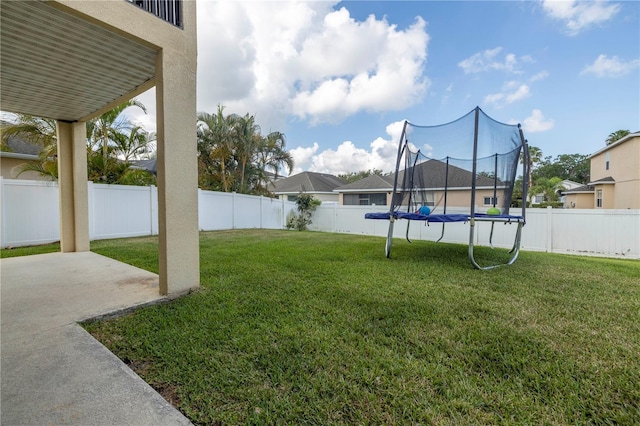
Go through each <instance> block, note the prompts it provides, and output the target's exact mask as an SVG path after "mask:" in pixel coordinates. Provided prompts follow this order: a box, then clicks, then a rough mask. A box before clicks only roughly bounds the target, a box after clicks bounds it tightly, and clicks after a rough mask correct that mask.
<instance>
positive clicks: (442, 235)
mask: <svg viewBox="0 0 640 426" xmlns="http://www.w3.org/2000/svg"><path fill="white" fill-rule="evenodd" d="M443 238H444V222H442V234H440V238H438V239H437V240H436V243H439V242H440V240H441V239H443Z"/></svg>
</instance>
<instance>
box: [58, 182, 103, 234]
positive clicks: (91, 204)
mask: <svg viewBox="0 0 640 426" xmlns="http://www.w3.org/2000/svg"><path fill="white" fill-rule="evenodd" d="M59 190H60V189H58V191H59ZM94 191H95V190H94V188H93V181H90V180H89V181H87V204H88V206H87V210H89V211H88V212H87V214H88V215H89V241H93V240H94V239H95V237H96V208H95V202H96V199H95V197H96V194H95V192H94Z"/></svg>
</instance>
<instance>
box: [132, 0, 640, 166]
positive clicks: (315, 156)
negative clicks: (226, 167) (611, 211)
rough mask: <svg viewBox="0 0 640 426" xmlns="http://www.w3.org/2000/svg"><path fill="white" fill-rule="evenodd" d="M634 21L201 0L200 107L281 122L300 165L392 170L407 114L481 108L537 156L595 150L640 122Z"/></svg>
mask: <svg viewBox="0 0 640 426" xmlns="http://www.w3.org/2000/svg"><path fill="white" fill-rule="evenodd" d="M639 21H640V2H636V1H611V2H609V1H597V2H587V1H553V2H547V1H492V2H486V1H468V2H462V1H406V2H402V1H393V2H385V1H375V2H370V1H351V2H327V1H323V2H273V1H266V2H265V1H262V2H250V1H226V2H213V1H199V2H198V110H199V111H207V112H214V111H215V109H216V105H217V104H222V105H224V106H225V107H226V111H227V112H229V113H231V112H236V113H241V114H244V113H247V112H249V113H251V114H255V115H256V119H257V121H258V123H259V124H260V125H261V127H262V129H263V133H267V132H268V131H270V130H279V131H282V132H284V133H285V135H286V137H287V148H288V149H289V150H290V151H291V152H292V154H293V156H294V159H295V161H296V168H295V169H294V173H296V172H300V171H304V170H309V171H318V172H326V173H333V174H339V173H345V172H355V171H359V170H366V169H370V168H378V169H382V170H383V171H390V170H391V169H392V165H393V163H394V160H395V153H396V148H397V140H398V137H399V133H400V130H401V123H402V121H403V120H405V119H407V120H409V121H411V122H413V123H416V124H424V125H431V124H440V123H444V122H448V121H451V120H454V119H456V118H458V117H460V116H462V115H464V114H465V113H467V112H469V111H470V110H471V109H473V108H474V107H475V106H476V105H477V106H480V107H481V108H482V109H483V110H484V111H485V112H486V113H487V114H489V115H490V116H491V117H493V118H494V119H496V120H498V121H502V122H513V123H516V122H517V123H521V124H522V125H523V128H524V131H525V137H526V138H527V139H528V140H529V143H530V144H531V145H533V146H537V147H539V148H540V149H541V150H542V152H543V154H544V155H545V156H553V157H555V156H556V155H559V154H574V153H579V154H591V153H593V152H595V151H597V150H599V149H600V148H602V147H603V146H604V140H605V139H606V137H607V136H608V134H609V133H611V132H613V131H615V130H618V129H628V130H631V131H638V130H640V22H639ZM140 99H141V100H142V101H143V102H144V103H145V104H146V105H147V106H149V107H150V108H149V110H150V115H149V116H147V117H134V118H137V119H139V120H141V122H142V123H143V124H146V126H145V127H147V128H149V129H150V130H153V125H152V124H151V123H152V122H153V121H154V120H155V117H154V114H153V111H154V109H155V108H153V102H155V101H154V99H153V93H147V94H144V95H142V97H141V98H140Z"/></svg>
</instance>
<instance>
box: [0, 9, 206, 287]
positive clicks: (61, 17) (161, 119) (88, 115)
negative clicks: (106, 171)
mask: <svg viewBox="0 0 640 426" xmlns="http://www.w3.org/2000/svg"><path fill="white" fill-rule="evenodd" d="M0 19H1V22H0V27H1V28H2V37H1V38H0V52H1V53H0V54H1V57H0V59H1V64H2V66H1V67H0V82H1V84H2V91H0V108H1V109H2V110H3V111H9V112H13V113H23V114H30V115H34V116H40V117H46V118H51V119H54V120H56V123H57V143H58V147H57V155H58V174H59V178H58V184H59V193H60V218H61V220H60V245H61V251H63V252H82V251H88V250H89V218H88V216H89V214H88V204H89V200H88V188H87V155H86V122H87V121H88V120H91V119H92V118H94V117H96V116H99V115H100V114H102V113H104V112H106V111H108V110H110V109H112V108H114V107H115V106H117V105H119V104H121V103H123V102H125V101H127V100H129V99H131V98H133V97H134V96H136V95H138V94H140V93H142V92H145V91H147V90H149V89H151V88H153V87H155V91H156V127H157V148H158V156H157V157H158V164H157V169H158V222H159V223H158V224H159V234H160V235H159V278H160V293H161V294H167V293H179V292H183V291H187V290H189V289H191V288H194V287H197V286H198V285H199V280H200V277H199V274H200V273H199V256H198V252H199V242H198V208H197V203H198V198H197V197H198V192H197V191H198V189H197V163H196V158H197V153H196V143H195V141H196V129H195V125H194V123H195V121H194V120H195V117H196V56H197V43H196V37H197V32H196V2H195V1H183V0H121V1H101V0H84V1H76V0H51V1H2V2H0Z"/></svg>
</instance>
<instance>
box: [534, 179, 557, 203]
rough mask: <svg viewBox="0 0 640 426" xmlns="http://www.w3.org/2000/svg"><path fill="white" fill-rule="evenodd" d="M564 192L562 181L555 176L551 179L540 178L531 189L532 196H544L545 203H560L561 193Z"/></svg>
mask: <svg viewBox="0 0 640 426" xmlns="http://www.w3.org/2000/svg"><path fill="white" fill-rule="evenodd" d="M564 190H565V187H564V186H562V179H561V178H559V177H557V176H555V177H552V178H550V179H547V178H540V179H538V180H536V182H535V184H534V185H533V187H531V194H532V195H535V194H544V200H545V201H558V194H559V192H560V191H564Z"/></svg>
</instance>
